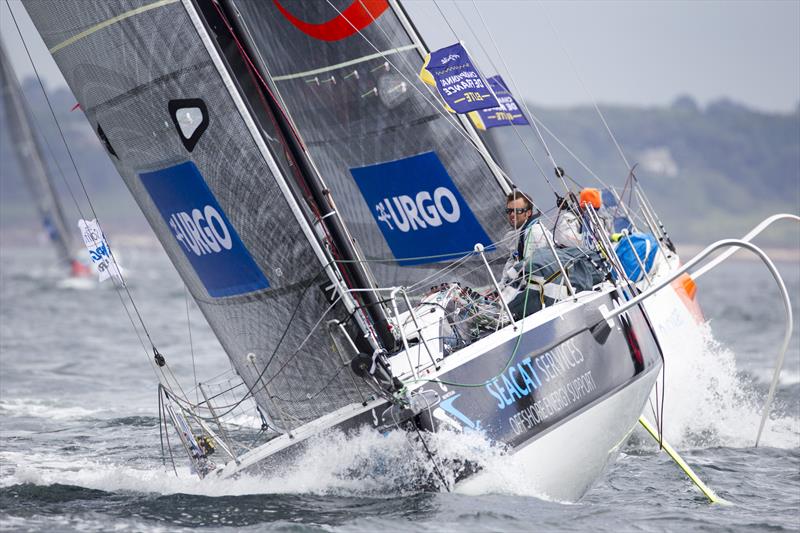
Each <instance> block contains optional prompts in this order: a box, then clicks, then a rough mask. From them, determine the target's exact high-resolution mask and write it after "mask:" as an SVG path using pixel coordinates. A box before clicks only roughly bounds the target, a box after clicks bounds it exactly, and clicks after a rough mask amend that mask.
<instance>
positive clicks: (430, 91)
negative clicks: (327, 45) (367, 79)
mask: <svg viewBox="0 0 800 533" xmlns="http://www.w3.org/2000/svg"><path fill="white" fill-rule="evenodd" d="M328 3H329V4H330V2H328ZM359 3H360V4H361V7H362V8H363V9H364V11H366V12H367V13H369V16H370V18H371V19H372V23H373V24H375V25H376V26H377V27H378V29H380V30H381V32H382V33H383V35H384V37H386V40H387V41H389V42H391V40H392V37H391V36H390V35H389V32H387V31H386V29H385V28H384V27H383V24H381V22H380V21H379V20H378V19H376V18H375V16H374V15H373V14H372V12H371V11H370V10H369V9H367V7H366V6H365V5H364V0H359ZM348 22H349V21H348ZM451 29H452V28H451ZM453 33H454V34H455V32H453ZM364 39H365V40H367V39H366V37H364ZM367 43H369V44H372V43H370V42H369V40H367ZM373 48H374V46H373ZM415 48H416V46H415ZM376 49H377V48H376ZM420 50H421V51H422V52H425V50H424V47H423V48H420ZM381 54H383V53H381ZM399 57H400V59H401V61H403V63H405V66H406V68H408V70H409V72H412V73H414V75H415V76H418V72H419V71H418V69H417V68H416V67H415V66H414V65H412V64H411V61H409V59H408V58H407V57H406V56H405V54H400V56H399ZM384 59H385V58H384ZM387 62H388V63H389V64H390V65H392V66H393V67H394V68H395V70H397V71H398V72H399V73H400V75H401V76H403V77H404V78H405V75H404V74H403V72H402V71H401V70H400V69H398V68H397V66H396V65H393V64H392V63H391V62H389V61H388V60H387ZM405 80H406V81H408V83H409V84H410V85H412V86H413V87H414V88H415V89H416V90H417V91H418V92H419V93H420V94H421V95H422V96H423V98H425V95H424V94H422V91H420V89H419V87H417V86H416V85H414V84H413V83H412V82H411V81H410V80H409V79H408V78H405ZM422 85H423V87H425V90H426V91H427V92H428V95H429V96H430V97H431V98H432V99H433V100H434V101H438V99H439V96H438V93H436V92H435V89H434V88H433V87H431V86H430V85H428V84H427V83H423V84H422ZM425 100H426V101H427V102H428V103H431V102H430V100H428V99H427V98H425ZM431 105H433V106H434V109H435V110H436V111H437V113H438V114H439V115H440V116H441V117H443V118H444V119H445V120H446V121H447V123H448V124H450V126H451V127H453V128H456V129H457V130H458V131H462V130H463V128H462V126H461V124H460V123H459V121H458V118H456V117H454V116H452V115H451V114H450V113H445V112H444V111H442V109H441V107H440V106H439V105H436V104H431ZM470 140H472V139H470ZM478 153H481V152H480V151H479V152H478ZM498 168H500V167H499V166H498ZM500 172H501V173H502V174H503V177H505V178H506V179H507V180H509V181H510V179H509V177H508V176H506V174H505V172H503V170H502V169H500Z"/></svg>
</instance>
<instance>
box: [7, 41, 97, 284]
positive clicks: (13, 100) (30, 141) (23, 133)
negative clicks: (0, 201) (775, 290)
mask: <svg viewBox="0 0 800 533" xmlns="http://www.w3.org/2000/svg"><path fill="white" fill-rule="evenodd" d="M0 87H2V92H3V106H4V108H5V115H6V117H7V118H8V127H7V131H8V134H9V137H10V139H11V142H12V143H13V145H14V151H15V152H16V154H17V161H18V162H19V165H20V168H21V169H22V173H23V177H24V181H25V184H26V185H27V186H28V188H29V189H30V192H31V195H32V197H33V200H34V202H35V204H36V208H37V210H38V212H39V218H40V220H41V222H42V225H43V227H44V230H45V232H46V234H47V237H48V240H49V241H50V242H51V243H52V245H53V247H54V248H55V250H56V253H57V255H58V262H59V263H60V264H61V265H62V267H63V269H64V271H65V272H68V273H69V275H70V276H72V277H73V278H81V277H85V276H88V275H89V274H90V273H91V271H90V270H89V268H88V267H87V266H86V265H85V264H83V263H82V262H81V261H80V260H78V258H77V257H76V256H75V254H74V253H73V245H74V239H73V238H72V237H71V234H70V232H69V231H68V230H67V227H68V226H67V222H66V218H65V217H64V209H63V208H62V206H61V201H60V200H59V197H58V193H57V189H56V186H55V183H54V181H53V176H52V173H51V172H50V170H49V168H48V166H47V164H46V163H45V161H46V160H47V158H46V157H45V155H44V151H43V150H42V146H41V143H40V142H39V139H38V138H37V137H36V133H35V128H34V126H33V124H34V123H35V122H34V121H33V120H32V119H31V114H30V109H29V108H28V105H27V102H26V101H25V97H24V96H23V95H22V89H21V88H20V86H19V83H18V82H17V78H16V76H15V74H14V71H13V68H12V66H11V62H10V61H9V59H8V54H7V52H6V50H5V47H4V46H2V45H0Z"/></svg>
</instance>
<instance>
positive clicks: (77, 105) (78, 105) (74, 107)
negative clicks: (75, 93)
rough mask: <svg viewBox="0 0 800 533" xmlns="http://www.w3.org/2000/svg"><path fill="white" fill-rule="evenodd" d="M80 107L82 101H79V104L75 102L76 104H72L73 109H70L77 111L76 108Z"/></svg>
mask: <svg viewBox="0 0 800 533" xmlns="http://www.w3.org/2000/svg"><path fill="white" fill-rule="evenodd" d="M80 108H81V103H80V102H78V103H77V104H75V105H74V106H72V109H70V111H75V110H76V109H80Z"/></svg>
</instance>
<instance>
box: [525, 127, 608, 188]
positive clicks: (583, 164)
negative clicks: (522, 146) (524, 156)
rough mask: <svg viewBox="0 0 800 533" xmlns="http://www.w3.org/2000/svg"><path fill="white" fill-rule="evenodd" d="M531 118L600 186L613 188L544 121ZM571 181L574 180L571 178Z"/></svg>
mask: <svg viewBox="0 0 800 533" xmlns="http://www.w3.org/2000/svg"><path fill="white" fill-rule="evenodd" d="M531 118H532V119H533V120H534V121H536V123H537V124H539V126H541V127H542V129H543V130H544V131H545V132H546V133H547V134H548V135H550V137H552V138H553V140H554V141H556V143H558V145H559V146H560V147H561V148H563V149H564V151H565V152H567V154H569V155H570V156H571V157H572V158H573V159H574V160H575V161H576V162H577V163H578V164H579V165H580V166H582V167H583V169H584V170H586V172H588V173H589V174H591V175H592V177H594V179H596V180H597V181H598V182H599V183H600V184H601V185H602V186H603V187H605V188H606V189H610V188H611V187H610V186H609V185H608V184H607V183H606V182H605V181H603V179H602V178H600V176H598V175H597V174H596V173H595V172H594V171H593V170H592V169H591V168H590V167H589V165H587V164H586V163H584V162H583V160H581V158H579V157H578V155H577V154H575V153H574V152H573V151H572V150H570V149H569V147H568V146H567V145H566V144H564V143H563V142H562V141H561V139H559V138H558V137H557V136H556V134H555V133H553V132H552V131H551V130H550V128H548V127H547V126H546V125H545V123H544V122H542V121H541V120H540V119H538V118H537V117H531ZM570 179H572V178H570ZM573 181H574V180H573ZM576 185H577V183H576Z"/></svg>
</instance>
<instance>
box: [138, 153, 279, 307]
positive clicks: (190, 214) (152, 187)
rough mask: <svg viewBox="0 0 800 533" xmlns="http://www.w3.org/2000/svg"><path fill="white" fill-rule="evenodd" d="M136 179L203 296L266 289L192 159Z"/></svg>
mask: <svg viewBox="0 0 800 533" xmlns="http://www.w3.org/2000/svg"><path fill="white" fill-rule="evenodd" d="M139 178H140V179H141V180H142V184H144V186H145V188H146V189H147V192H148V193H150V197H151V198H152V199H153V203H155V204H156V207H157V208H158V210H159V212H160V213H161V216H162V217H163V218H164V222H166V223H167V226H169V228H170V229H171V230H172V234H173V236H174V237H175V239H176V240H177V241H178V242H179V243H180V245H181V249H182V250H183V253H184V254H186V258H187V259H188V260H189V262H190V263H191V264H192V267H194V270H195V272H196V273H197V276H198V277H199V278H200V281H202V282H203V285H204V286H205V288H206V290H207V291H208V294H209V295H211V296H213V297H215V298H220V297H224V296H234V295H236V294H242V293H246V292H252V291H257V290H260V289H266V288H268V287H269V281H267V278H266V276H264V273H263V272H262V271H261V269H260V268H258V265H256V263H255V261H254V260H253V257H252V256H251V255H250V252H248V251H247V248H245V246H244V243H242V240H241V239H240V238H239V234H238V233H236V230H235V229H234V227H233V225H232V224H231V223H230V221H229V220H228V217H227V216H225V212H224V211H223V210H222V208H221V207H220V205H219V203H218V202H217V199H216V198H215V197H214V195H213V193H212V192H211V189H209V188H208V184H206V181H205V179H203V176H202V175H201V174H200V171H199V170H198V169H197V167H196V166H195V164H194V163H193V162H191V161H187V162H185V163H181V164H179V165H175V166H172V167H168V168H165V169H162V170H156V171H154V172H145V173H142V174H139Z"/></svg>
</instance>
